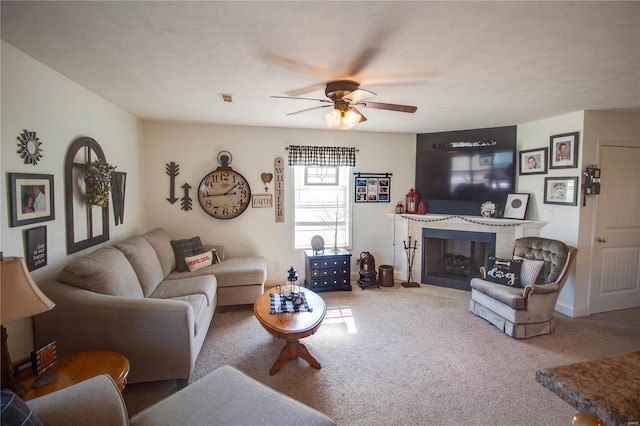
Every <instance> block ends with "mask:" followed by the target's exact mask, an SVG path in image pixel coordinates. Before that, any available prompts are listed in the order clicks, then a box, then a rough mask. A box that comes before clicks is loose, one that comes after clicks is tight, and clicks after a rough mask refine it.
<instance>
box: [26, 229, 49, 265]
mask: <svg viewBox="0 0 640 426" xmlns="http://www.w3.org/2000/svg"><path fill="white" fill-rule="evenodd" d="M25 232H26V235H27V236H26V240H27V243H26V253H25V256H24V257H25V260H26V262H27V268H29V271H33V270H36V269H38V268H42V267H43V266H46V265H47V227H46V226H38V227H37V228H31V229H27V230H26V231H25Z"/></svg>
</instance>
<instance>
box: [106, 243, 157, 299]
mask: <svg viewBox="0 0 640 426" xmlns="http://www.w3.org/2000/svg"><path fill="white" fill-rule="evenodd" d="M116 248H117V249H118V250H120V251H121V252H122V253H124V255H125V256H126V258H127V260H128V261H129V263H131V266H132V267H133V270H134V271H135V272H136V275H137V276H138V281H139V282H140V286H141V287H142V292H143V293H144V296H145V297H147V296H149V295H150V294H151V293H152V292H153V290H155V289H156V287H157V286H158V284H160V282H162V280H163V279H164V274H163V273H162V266H161V265H160V260H159V259H158V256H157V255H156V252H155V250H154V249H153V247H152V246H151V244H149V242H148V241H147V240H145V239H144V238H143V237H142V236H141V235H135V236H133V237H131V238H129V239H127V240H125V241H124V242H122V243H120V244H118V245H116Z"/></svg>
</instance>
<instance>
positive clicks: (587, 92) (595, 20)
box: [1, 1, 640, 133]
mask: <svg viewBox="0 0 640 426" xmlns="http://www.w3.org/2000/svg"><path fill="white" fill-rule="evenodd" d="M1 17H2V39H3V40H4V41H6V42H8V43H9V44H11V45H13V46H15V47H16V48H18V49H20V50H22V51H24V52H26V53H27V54H29V55H30V56H32V57H34V58H36V59H37V60H38V61H40V62H42V63H44V64H46V65H48V66H49V67H51V68H53V69H54V70H56V71H58V72H60V73H61V74H63V75H65V76H67V77H68V78H70V79H71V80H73V81H75V82H77V83H79V84H80V85H82V86H84V87H86V88H87V89H89V90H91V91H92V92H95V93H97V94H98V95H100V96H102V97H104V98H105V99H108V100H109V101H111V102H113V103H114V104H116V105H119V106H120V107H122V108H124V109H125V110H127V111H129V112H131V113H132V114H134V115H135V116H137V117H139V118H142V119H149V120H177V121H186V122H200V123H219V124H238V125H258V126H275V127H292V128H317V129H324V128H326V127H325V125H324V123H323V122H322V120H321V118H322V116H323V115H324V113H325V112H326V109H323V110H314V111H309V112H306V113H302V114H297V115H293V116H287V115H286V114H287V113H291V112H294V111H297V110H301V109H305V108H311V107H314V106H316V105H320V104H319V103H317V102H314V101H305V100H286V99H272V98H270V96H271V95H281V96H287V95H294V94H295V95H301V96H305V97H312V98H324V92H323V86H324V83H326V82H327V81H330V80H333V79H338V78H351V79H355V80H357V81H359V82H360V83H361V84H362V87H363V88H366V89H368V90H371V91H373V92H376V93H377V96H375V97H374V98H372V99H371V100H372V101H376V102H388V103H397V104H405V105H415V106H417V107H418V110H417V112H416V113H415V114H406V113H400V112H394V111H382V110H373V109H366V108H363V109H361V111H362V113H363V114H364V115H365V116H366V117H367V118H368V121H367V122H365V123H361V124H359V125H358V126H356V127H355V128H354V130H367V131H387V132H407V133H426V132H434V131H444V130H456V129H471V128H479V127H493V126H504V125H512V124H519V123H524V122H529V121H534V120H538V119H543V118H547V117H552V116H556V115H561V114H565V113H569V112H574V111H581V110H601V109H618V108H625V109H626V108H633V111H638V108H639V107H640V2H637V1H633V2H620V3H618V2H399V1H392V2H364V1H348V2H347V1H342V2H338V1H335V2H331V1H322V2H311V1H303V2H243V1H236V2H212V1H200V2H187V1H179V2H141V1H136V2H118V1H113V2H98V1H89V2H84V1H71V2H56V1H45V2H31V1H29V2H27V1H22V2H7V1H2V9H1ZM219 93H229V94H231V95H233V100H234V101H233V103H230V104H229V103H224V102H222V100H221V99H220V98H219V96H218V94H219ZM352 131H353V130H352Z"/></svg>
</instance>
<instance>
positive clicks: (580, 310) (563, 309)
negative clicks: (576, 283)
mask: <svg viewBox="0 0 640 426" xmlns="http://www.w3.org/2000/svg"><path fill="white" fill-rule="evenodd" d="M555 310H556V311H558V312H560V313H561V314H565V315H566V316H568V317H571V318H578V317H588V316H589V307H588V306H576V307H572V306H569V305H565V304H563V303H560V302H558V303H556V307H555Z"/></svg>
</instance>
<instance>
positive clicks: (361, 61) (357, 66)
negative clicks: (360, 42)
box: [347, 46, 380, 76]
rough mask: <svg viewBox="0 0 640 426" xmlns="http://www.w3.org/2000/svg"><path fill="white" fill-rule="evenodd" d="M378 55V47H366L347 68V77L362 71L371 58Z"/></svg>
mask: <svg viewBox="0 0 640 426" xmlns="http://www.w3.org/2000/svg"><path fill="white" fill-rule="evenodd" d="M379 53H380V48H379V47H377V46H376V47H368V48H366V49H365V50H363V51H362V52H361V53H360V54H359V55H358V56H357V57H356V58H354V59H353V61H351V63H350V64H349V66H348V67H347V75H348V76H356V75H358V74H360V73H361V72H362V70H364V69H365V68H366V67H367V65H369V63H370V62H371V60H372V59H373V58H375V57H376V56H378V54H379Z"/></svg>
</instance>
